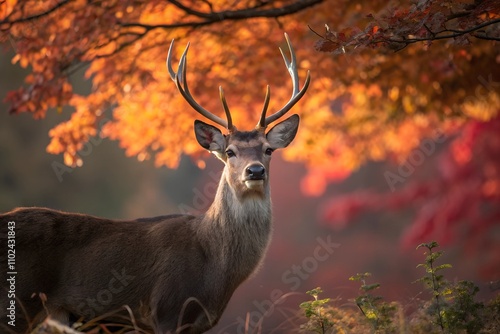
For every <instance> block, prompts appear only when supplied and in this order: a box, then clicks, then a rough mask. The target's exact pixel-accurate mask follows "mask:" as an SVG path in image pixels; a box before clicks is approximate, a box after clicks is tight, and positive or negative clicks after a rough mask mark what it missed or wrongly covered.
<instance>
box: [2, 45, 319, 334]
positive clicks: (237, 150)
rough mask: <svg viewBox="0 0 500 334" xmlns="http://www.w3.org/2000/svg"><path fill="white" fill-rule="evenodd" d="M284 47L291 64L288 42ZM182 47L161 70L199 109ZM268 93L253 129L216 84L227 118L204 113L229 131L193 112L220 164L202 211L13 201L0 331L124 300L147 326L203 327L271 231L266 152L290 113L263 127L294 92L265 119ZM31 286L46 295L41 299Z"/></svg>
mask: <svg viewBox="0 0 500 334" xmlns="http://www.w3.org/2000/svg"><path fill="white" fill-rule="evenodd" d="M287 41H288V37H287ZM288 42H289V41H288ZM172 44H173V43H172ZM290 50H291V53H292V63H294V55H293V49H291V46H290ZM186 52H187V49H186V51H185V53H184V55H183V58H181V62H180V65H179V72H180V75H178V74H177V73H175V72H173V71H172V69H171V66H170V63H169V64H168V67H169V71H170V72H171V74H173V75H172V79H174V81H176V84H177V86H178V88H179V90H180V92H181V93H182V94H183V96H184V97H185V98H186V99H187V100H188V102H189V103H190V104H191V105H192V106H193V107H194V108H195V109H196V110H198V111H199V112H200V113H202V114H203V115H204V116H207V115H206V114H204V113H203V112H206V111H205V110H204V109H203V110H201V107H200V106H199V105H197V103H196V102H195V101H194V99H192V97H191V96H190V94H189V90H188V89H187V84H186V83H185V66H186V60H185V55H186ZM285 60H286V58H285ZM169 61H170V52H169ZM288 65H289V64H288V63H287V66H288ZM172 72H173V73H172ZM182 77H184V80H182ZM292 78H293V76H292ZM308 82H309V76H308V78H307V81H306V85H305V86H304V88H303V89H302V90H301V91H300V92H298V88H297V92H298V93H299V94H303V91H305V89H306V88H307V84H308ZM295 86H296V85H295V81H294V87H295ZM297 92H294V96H293V97H292V99H294V98H295V96H296V95H297ZM268 95H269V91H268ZM268 95H267V96H266V103H265V105H266V107H265V108H264V110H263V113H262V114H263V116H261V120H260V121H259V124H258V127H257V128H256V129H255V130H252V131H248V132H242V131H238V130H237V129H236V128H235V127H234V126H232V124H231V118H230V114H229V111H228V109H227V106H226V105H225V100H224V97H223V93H222V91H221V98H222V100H223V104H224V107H225V110H226V115H227V118H228V122H227V123H223V121H221V119H215V120H214V117H216V116H214V115H212V114H209V115H208V116H207V117H208V118H209V119H211V120H213V121H215V122H216V123H218V124H220V125H222V126H224V127H227V129H228V130H229V133H228V134H226V135H223V134H222V132H221V131H220V130H219V129H218V128H216V127H214V126H212V125H209V124H207V123H204V122H201V121H195V124H194V128H195V135H196V139H197V141H198V142H199V144H200V145H201V146H202V147H204V148H205V149H207V150H209V151H211V152H212V153H213V154H214V155H215V156H217V157H218V158H219V159H220V160H221V161H222V162H223V163H224V164H225V167H224V170H223V172H222V176H221V180H220V183H219V186H218V189H217V193H216V195H215V198H214V202H213V204H212V205H211V206H210V208H209V209H208V210H207V211H206V213H205V214H203V215H201V216H190V215H168V216H160V217H152V218H139V219H136V220H133V221H117V220H109V219H103V218H98V217H93V216H89V215H82V214H75V213H64V212H60V211H55V210H51V209H45V208H19V209H16V210H14V211H11V212H9V213H6V214H2V215H0V241H1V244H0V245H1V247H2V252H1V253H0V271H1V273H2V277H1V278H0V279H1V281H0V286H1V288H2V290H5V291H7V290H8V289H9V284H8V281H7V278H8V277H9V276H8V274H7V272H6V270H5V268H7V256H6V254H4V252H3V250H4V249H6V248H7V242H6V240H7V238H5V237H4V236H6V235H7V234H8V233H7V224H8V222H14V223H15V236H16V237H15V249H16V264H15V266H16V268H15V270H16V272H17V273H18V274H17V275H16V291H15V295H16V302H17V312H16V317H17V321H18V324H17V326H16V327H15V328H14V327H9V326H8V325H6V322H7V320H8V318H7V315H8V311H6V310H7V307H8V306H9V304H8V303H9V301H7V300H6V299H4V298H2V299H1V302H0V317H1V318H0V328H1V329H2V332H3V331H5V330H13V332H17V333H19V332H20V331H21V330H25V329H26V327H27V325H28V322H29V321H30V320H34V322H35V323H36V322H39V321H41V320H43V318H44V317H45V316H46V315H47V312H48V313H49V314H50V315H51V316H52V317H53V318H55V319H57V320H60V321H62V322H68V320H69V319H70V317H72V318H75V317H76V318H77V319H78V318H83V319H85V320H91V319H93V318H94V317H96V316H100V315H104V314H106V313H108V312H114V311H117V310H118V309H120V308H121V307H122V306H123V305H127V306H128V307H129V308H130V310H131V311H132V312H133V316H134V318H135V319H136V321H137V322H139V323H141V324H144V325H145V326H147V327H150V328H153V329H154V331H155V333H161V334H165V333H202V332H204V331H206V330H208V329H209V328H211V327H213V326H214V325H215V324H216V323H217V321H218V320H219V318H220V316H221V315H222V313H223V311H224V309H225V307H226V305H227V303H228V302H229V299H230V298H231V296H232V294H233V292H234V290H235V289H236V288H237V287H238V286H239V285H240V284H241V283H242V282H243V281H244V280H245V279H247V278H248V277H249V276H250V275H251V274H252V272H254V271H255V269H256V268H258V266H259V263H260V262H261V261H262V258H263V256H264V254H265V251H266V249H267V246H268V243H269V240H270V235H271V231H272V224H271V216H272V215H271V200H270V188H269V164H270V160H271V153H272V152H273V151H274V150H276V149H279V148H284V147H286V146H288V144H290V142H291V141H292V140H293V139H294V137H295V134H296V132H297V128H298V124H299V117H298V116H297V115H293V116H291V117H289V118H288V119H286V120H285V121H282V122H281V123H278V124H277V125H275V126H274V127H273V128H272V129H271V130H269V131H268V132H267V133H266V132H265V127H266V126H267V124H269V123H270V122H272V121H274V120H275V119H277V117H276V114H278V113H282V114H284V113H285V112H286V111H288V110H289V109H290V108H291V105H293V104H295V103H296V101H298V99H295V100H293V101H292V99H291V102H289V103H288V104H287V105H286V106H285V108H283V109H282V110H281V111H279V112H278V113H275V114H273V115H272V116H270V117H271V118H269V117H268V118H266V117H265V109H266V108H267V102H268V98H269V97H268ZM290 104H291V105H290ZM284 109H287V110H285V111H284V112H283V110H284ZM202 111H203V112H202ZM282 114H281V115H282ZM281 115H279V116H281ZM273 117H274V118H273ZM40 293H43V296H42V299H45V298H46V301H45V302H44V306H45V308H43V307H42V302H41V298H39V297H40ZM34 294H35V295H36V296H35V297H34V298H33V295H34ZM37 294H38V295H37ZM23 318H24V320H23ZM23 321H24V322H23ZM2 326H3V327H2Z"/></svg>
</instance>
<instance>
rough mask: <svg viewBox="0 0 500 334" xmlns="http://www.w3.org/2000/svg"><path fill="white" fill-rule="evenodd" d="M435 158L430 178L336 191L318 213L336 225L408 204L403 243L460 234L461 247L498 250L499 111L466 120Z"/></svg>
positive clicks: (446, 240)
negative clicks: (391, 188) (398, 186)
mask: <svg viewBox="0 0 500 334" xmlns="http://www.w3.org/2000/svg"><path fill="white" fill-rule="evenodd" d="M438 161H439V173H438V175H436V176H435V177H434V178H432V179H429V180H426V181H423V182H419V183H413V184H409V185H408V186H406V187H404V188H403V189H402V190H398V191H395V192H392V193H382V194H377V193H375V192H366V191H363V192H359V193H354V194H348V195H344V196H339V197H336V198H334V199H332V200H331V201H330V202H328V203H327V205H326V206H325V208H324V210H323V211H322V218H323V219H324V220H325V221H326V222H327V223H328V224H329V225H331V226H334V227H339V226H343V225H345V224H346V222H347V221H351V220H352V219H353V218H355V217H356V216H357V215H359V214H360V213H362V212H367V211H375V210H377V211H385V210H388V211H394V210H400V209H403V208H408V207H410V208H413V209H415V210H417V214H416V217H415V218H414V220H413V223H412V224H411V225H410V226H409V228H408V229H407V230H406V232H405V234H404V236H403V238H402V241H401V242H402V246H403V247H413V246H415V245H417V244H419V243H421V242H425V241H428V240H431V239H432V240H437V241H438V242H439V243H440V244H443V245H445V244H449V243H450V242H451V241H452V240H456V238H457V237H459V236H460V237H464V236H465V238H463V239H464V240H466V245H464V246H465V247H466V248H467V249H469V250H473V249H475V250H476V251H477V250H479V249H483V250H484V249H485V248H488V249H493V250H494V252H492V254H499V253H500V245H499V244H498V243H497V242H495V241H494V239H495V235H494V228H495V227H497V226H498V224H499V222H500V205H499V204H500V115H497V116H496V117H495V118H493V119H491V120H490V121H487V122H480V121H470V122H468V123H467V124H466V125H464V127H463V128H462V129H461V131H459V133H458V135H457V137H456V138H455V139H454V140H453V141H452V142H451V143H450V150H445V151H444V152H443V153H441V155H440V156H439V160H438ZM489 231H492V232H493V233H492V234H490V233H488V232H489ZM490 263H495V262H494V261H493V262H490ZM496 263H498V262H496ZM492 270H493V272H494V271H497V274H498V268H495V267H493V266H492V267H491V268H489V270H488V272H489V273H491V272H492Z"/></svg>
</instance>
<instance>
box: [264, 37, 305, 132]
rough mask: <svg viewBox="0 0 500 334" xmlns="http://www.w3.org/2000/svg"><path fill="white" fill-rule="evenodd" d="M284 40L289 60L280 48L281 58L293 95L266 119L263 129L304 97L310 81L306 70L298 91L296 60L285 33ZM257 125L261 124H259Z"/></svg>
mask: <svg viewBox="0 0 500 334" xmlns="http://www.w3.org/2000/svg"><path fill="white" fill-rule="evenodd" d="M285 39H286V43H287V45H288V49H289V50H290V58H291V60H290V61H288V58H287V57H286V56H285V53H284V52H283V50H282V49H281V48H280V51H281V55H282V56H283V60H284V61H285V65H286V67H287V69H288V73H289V74H290V77H291V78H292V85H293V93H292V97H291V98H290V100H288V102H287V103H286V104H285V106H284V107H283V108H281V109H280V110H278V111H277V112H275V113H274V114H272V115H271V116H268V117H266V119H265V125H264V127H265V126H267V125H269V124H271V123H272V122H274V121H276V120H277V119H278V118H280V117H282V116H283V115H284V114H286V113H287V112H288V111H289V110H290V109H292V107H293V106H294V105H295V104H296V103H297V102H298V101H299V100H300V99H301V98H302V96H304V94H305V92H306V91H307V88H308V87H309V83H310V81H311V76H310V71H309V70H308V71H307V76H306V81H305V83H304V86H303V87H302V89H300V90H299V73H298V71H297V58H296V57H295V52H294V51H293V47H292V43H291V42H290V38H289V37H288V34H287V33H285ZM259 124H261V123H260V122H259Z"/></svg>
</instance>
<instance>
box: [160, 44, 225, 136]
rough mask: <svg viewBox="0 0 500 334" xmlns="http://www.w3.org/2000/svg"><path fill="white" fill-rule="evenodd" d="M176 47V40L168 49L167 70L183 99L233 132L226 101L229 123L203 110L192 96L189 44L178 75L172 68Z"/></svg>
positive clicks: (183, 54)
mask: <svg viewBox="0 0 500 334" xmlns="http://www.w3.org/2000/svg"><path fill="white" fill-rule="evenodd" d="M173 47H174V40H172V43H171V44H170V47H169V49H168V55H167V69H168V73H169V74H170V78H171V79H172V80H173V81H174V82H175V85H176V86H177V89H178V90H179V92H180V93H181V95H182V97H184V99H185V100H186V101H187V103H189V105H190V106H191V107H193V109H194V110H196V111H197V112H198V113H200V114H201V115H203V116H205V117H206V118H208V119H209V120H211V121H212V122H214V123H217V124H219V125H220V126H223V127H225V128H226V129H229V130H232V127H233V126H232V122H231V114H230V112H229V109H227V104H226V103H225V100H224V101H223V105H224V111H225V112H226V116H227V119H228V122H226V121H225V120H223V119H222V118H220V117H218V116H216V115H214V114H212V113H211V112H209V111H208V110H206V109H205V108H203V107H202V106H201V105H200V104H198V102H196V100H195V99H194V97H193V96H192V95H191V92H190V91H189V87H188V84H187V80H186V68H187V53H188V50H189V43H188V44H187V46H186V49H185V50H184V52H183V53H182V56H181V59H180V61H179V67H178V69H177V73H176V72H175V71H174V69H173V68H172V49H173Z"/></svg>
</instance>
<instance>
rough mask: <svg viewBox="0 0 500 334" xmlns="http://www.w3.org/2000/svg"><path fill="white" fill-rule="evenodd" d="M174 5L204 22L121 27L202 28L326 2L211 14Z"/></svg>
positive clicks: (306, 0)
mask: <svg viewBox="0 0 500 334" xmlns="http://www.w3.org/2000/svg"><path fill="white" fill-rule="evenodd" d="M169 1H170V2H171V3H172V4H173V5H175V6H177V7H178V8H180V9H182V10H183V11H185V12H186V13H187V14H191V15H193V16H196V17H199V18H203V19H204V20H203V21H187V22H180V23H173V24H156V25H150V24H142V23H139V22H120V23H119V25H120V26H122V27H138V28H142V29H145V30H146V31H149V30H153V29H174V28H186V27H193V28H197V27H201V26H206V25H210V24H214V23H217V22H222V21H239V20H246V19H250V18H273V17H274V18H276V17H281V16H286V15H291V14H294V13H297V12H299V11H301V10H303V9H305V8H308V7H311V6H314V5H316V4H319V3H321V2H323V1H324V0H297V1H296V2H294V3H292V4H289V5H286V6H283V7H279V8H269V9H257V8H259V7H261V6H262V5H260V4H259V5H258V6H255V7H253V8H245V9H239V10H233V11H221V12H210V13H203V12H199V11H195V10H193V9H192V8H190V7H187V6H184V5H182V4H180V3H179V2H178V1H176V0H169Z"/></svg>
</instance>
